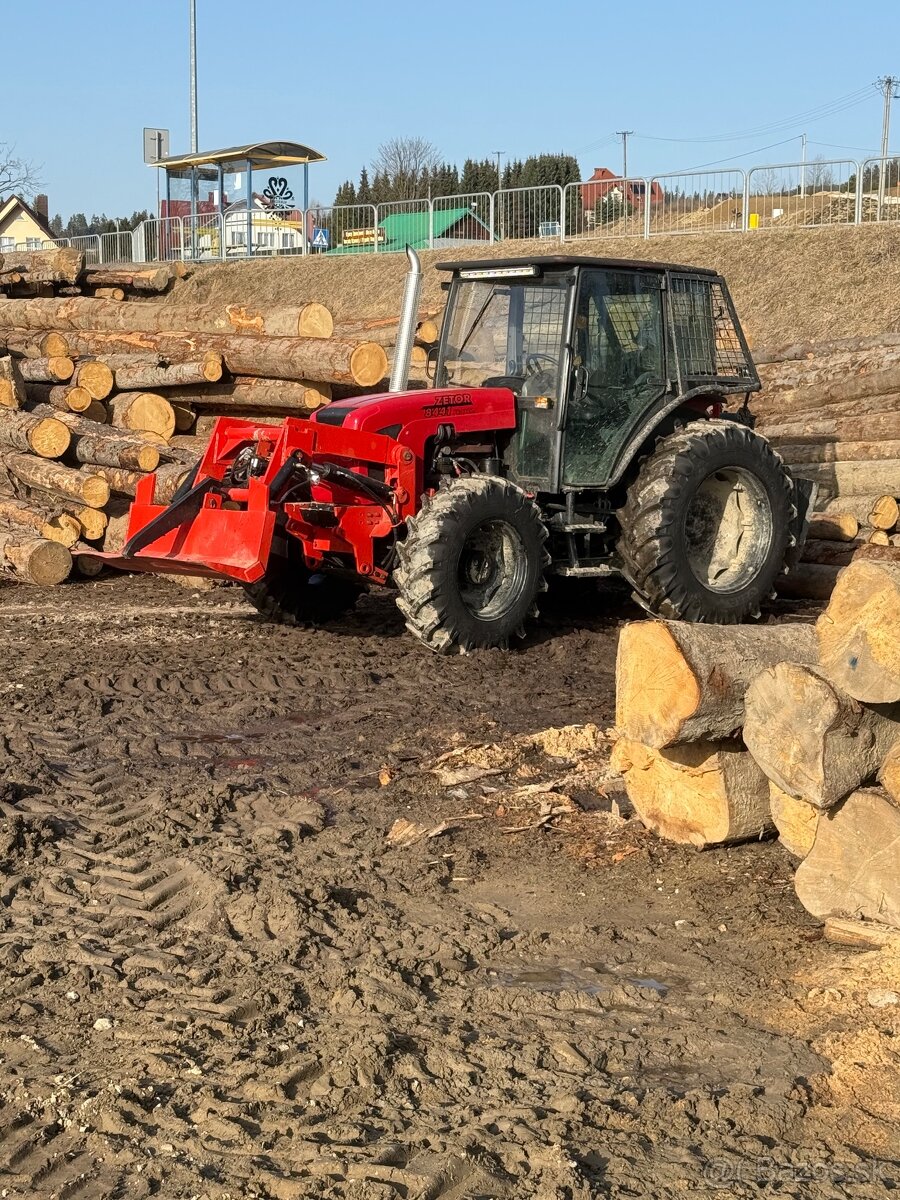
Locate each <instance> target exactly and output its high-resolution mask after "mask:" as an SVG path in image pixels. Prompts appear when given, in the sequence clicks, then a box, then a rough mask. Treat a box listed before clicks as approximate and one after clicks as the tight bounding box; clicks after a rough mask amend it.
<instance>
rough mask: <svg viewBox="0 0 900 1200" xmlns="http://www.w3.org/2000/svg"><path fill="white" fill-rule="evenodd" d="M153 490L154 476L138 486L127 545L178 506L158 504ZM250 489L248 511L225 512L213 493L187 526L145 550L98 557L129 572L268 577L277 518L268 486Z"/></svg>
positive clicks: (244, 580) (240, 579) (165, 534)
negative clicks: (266, 572)
mask: <svg viewBox="0 0 900 1200" xmlns="http://www.w3.org/2000/svg"><path fill="white" fill-rule="evenodd" d="M254 484H255V485H256V486H255V487H254ZM153 487H154V477H153V476H148V477H147V478H146V479H142V480H141V482H140V483H139V484H138V487H137V491H136V494H135V500H134V503H133V504H132V506H131V509H130V511H129V515H128V536H127V539H126V546H127V545H128V543H129V542H131V541H132V540H133V539H135V538H136V537H137V536H138V535H139V534H141V533H142V531H143V530H144V529H145V528H146V527H147V526H148V525H149V524H150V522H151V521H155V520H157V518H160V517H162V516H163V514H166V513H169V512H170V511H172V509H173V508H174V507H175V506H169V505H165V504H154V503H153V502H152V500H153ZM248 491H249V496H248V501H249V502H248V506H247V508H246V509H236V508H234V509H233V508H225V507H223V506H222V502H221V496H219V495H217V494H215V493H211V494H208V495H206V496H204V497H203V500H202V507H200V509H199V511H196V512H193V513H191V514H190V515H187V514H186V515H185V518H184V520H183V521H181V523H179V524H177V525H175V527H174V528H172V529H169V530H168V531H166V532H162V533H161V536H160V537H158V538H156V539H155V540H153V541H151V542H149V543H148V544H147V545H145V546H142V547H141V548H140V549H138V550H135V551H132V552H129V553H128V554H125V553H118V554H115V553H114V554H101V553H97V554H95V555H92V557H95V558H98V559H101V560H102V561H103V562H104V563H106V564H107V565H108V566H111V567H118V568H120V569H121V570H124V571H151V572H155V573H159V574H170V575H205V576H208V577H210V578H214V579H216V578H224V579H235V580H237V581H238V582H240V583H255V582H256V581H257V580H258V579H260V578H261V577H262V575H263V574H265V570H266V563H267V562H268V560H269V552H270V550H271V548H272V535H273V533H274V530H275V514H274V513H273V512H270V511H269V507H268V488H266V487H265V486H264V485H262V484H260V483H258V481H256V480H252V481H251V483H250V487H249V489H248ZM254 501H255V502H256V503H255V504H254ZM173 515H174V514H173Z"/></svg>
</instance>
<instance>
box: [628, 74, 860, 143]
mask: <svg viewBox="0 0 900 1200" xmlns="http://www.w3.org/2000/svg"><path fill="white" fill-rule="evenodd" d="M871 94H872V92H871V88H870V87H864V88H860V89H859V90H858V91H856V92H849V93H848V94H847V95H846V96H841V97H838V98H837V99H835V100H831V101H828V102H827V103H826V104H821V105H817V106H816V107H815V108H811V109H809V110H807V111H806V112H802V113H795V114H794V115H793V116H790V117H782V118H780V119H779V120H777V121H772V122H770V123H768V124H765V125H758V126H756V127H755V128H752V129H742V130H738V131H736V132H734V133H716V134H711V135H710V136H709V137H692V138H668V137H659V136H656V135H652V134H648V133H636V134H635V135H634V136H635V137H639V138H641V139H643V140H644V141H650V142H685V143H687V142H693V143H700V144H703V145H710V144H712V143H713V142H737V141H741V140H742V139H743V138H748V137H758V136H759V134H761V133H772V132H775V131H776V130H781V129H786V128H790V127H791V126H793V125H798V124H801V123H810V122H812V121H821V120H824V119H825V118H826V117H830V116H835V115H836V114H837V113H839V112H844V111H845V109H848V108H855V107H856V105H858V104H862V103H863V102H864V101H865V100H866V99H868V98H869V97H870V96H871Z"/></svg>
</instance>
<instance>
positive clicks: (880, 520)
mask: <svg viewBox="0 0 900 1200" xmlns="http://www.w3.org/2000/svg"><path fill="white" fill-rule="evenodd" d="M834 513H839V514H842V515H841V518H840V519H841V520H843V519H844V517H845V516H848V515H849V516H853V517H856V519H857V521H858V522H859V524H860V525H866V526H868V527H869V528H871V529H884V530H885V531H886V532H888V533H890V531H891V530H892V529H894V528H895V527H896V525H897V521H898V520H900V505H898V503H897V501H896V500H895V499H894V497H893V495H884V496H841V497H840V498H838V499H834V500H825V501H822V502H821V503H819V502H817V510H816V519H818V518H819V517H822V516H826V517H831V516H832V515H833V514H834Z"/></svg>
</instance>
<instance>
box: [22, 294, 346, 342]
mask: <svg viewBox="0 0 900 1200" xmlns="http://www.w3.org/2000/svg"><path fill="white" fill-rule="evenodd" d="M0 328H5V329H9V328H13V329H17V330H25V329H54V330H62V331H64V332H67V331H69V330H99V329H107V330H125V331H126V332H129V333H131V332H143V333H163V332H165V331H167V330H168V331H172V330H181V329H189V330H191V331H192V332H194V333H224V334H231V333H238V334H245V333H247V334H253V335H255V336H264V337H270V338H271V337H287V338H297V337H300V338H310V337H311V338H317V339H320V338H329V337H331V334H332V330H333V329H334V321H333V319H332V316H331V313H330V312H329V311H328V309H327V308H326V307H325V306H324V305H323V304H317V303H315V302H312V303H308V304H301V305H294V306H290V307H288V306H280V307H278V306H274V307H272V308H269V309H260V308H253V307H244V306H242V305H239V304H226V305H224V306H223V307H219V306H217V305H213V304H211V303H207V304H173V303H167V304H146V303H143V302H141V301H125V302H124V303H123V302H122V301H119V300H106V299H102V298H97V297H94V296H76V297H72V298H71V299H67V300H63V301H60V300H10V301H8V307H7V306H4V310H3V312H0Z"/></svg>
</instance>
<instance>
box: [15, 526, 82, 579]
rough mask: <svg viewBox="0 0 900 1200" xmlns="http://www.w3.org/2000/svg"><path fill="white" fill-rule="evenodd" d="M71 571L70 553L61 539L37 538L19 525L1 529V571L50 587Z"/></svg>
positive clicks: (65, 577)
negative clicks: (55, 540)
mask: <svg viewBox="0 0 900 1200" xmlns="http://www.w3.org/2000/svg"><path fill="white" fill-rule="evenodd" d="M71 570H72V555H71V554H70V553H69V551H68V549H67V548H66V547H65V546H63V545H62V543H61V542H51V541H48V540H46V539H45V538H36V537H35V536H34V534H33V532H32V531H30V530H28V529H22V528H21V527H20V526H16V525H7V526H5V527H3V528H0V572H2V574H4V575H10V576H12V577H13V578H14V579H17V580H18V581H19V582H20V583H31V584H34V585H35V586H36V587H53V586H54V585H55V584H57V583H62V582H63V580H64V579H67V578H68V576H69V573H70V572H71Z"/></svg>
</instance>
